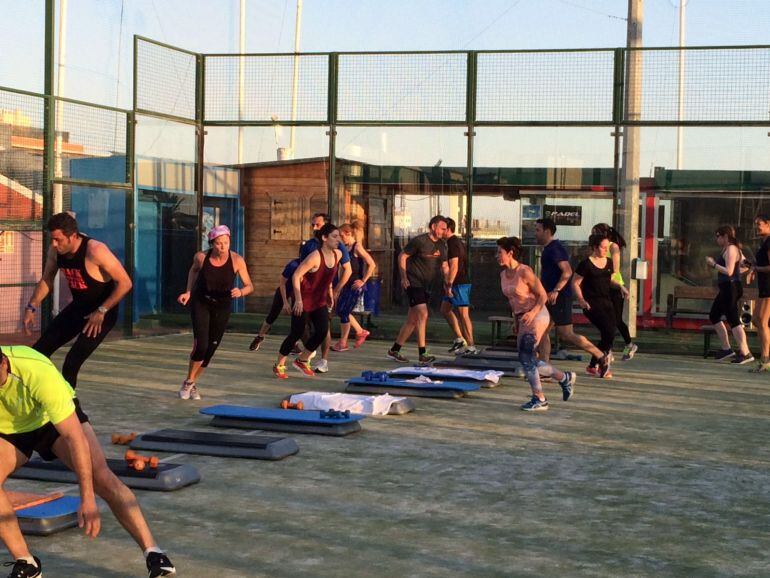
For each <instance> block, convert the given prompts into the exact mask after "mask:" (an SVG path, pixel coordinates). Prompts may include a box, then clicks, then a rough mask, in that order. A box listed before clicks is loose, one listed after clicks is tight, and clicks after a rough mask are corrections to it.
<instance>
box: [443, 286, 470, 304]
mask: <svg viewBox="0 0 770 578" xmlns="http://www.w3.org/2000/svg"><path fill="white" fill-rule="evenodd" d="M441 300H442V301H446V302H448V303H451V304H452V307H470V306H471V284H470V283H468V284H463V285H454V286H453V287H452V297H447V296H446V295H444V297H442V298H441Z"/></svg>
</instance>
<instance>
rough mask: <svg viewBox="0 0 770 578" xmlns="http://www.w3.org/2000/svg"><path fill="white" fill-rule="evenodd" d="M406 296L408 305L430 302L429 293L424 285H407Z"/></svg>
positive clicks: (413, 305)
mask: <svg viewBox="0 0 770 578" xmlns="http://www.w3.org/2000/svg"><path fill="white" fill-rule="evenodd" d="M406 296H407V298H408V299H409V307H415V306H417V305H425V304H427V303H430V293H428V292H427V291H426V290H425V287H412V286H409V287H407V288H406Z"/></svg>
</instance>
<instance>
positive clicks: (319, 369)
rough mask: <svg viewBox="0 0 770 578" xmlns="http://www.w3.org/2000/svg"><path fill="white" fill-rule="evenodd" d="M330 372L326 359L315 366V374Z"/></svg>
mask: <svg viewBox="0 0 770 578" xmlns="http://www.w3.org/2000/svg"><path fill="white" fill-rule="evenodd" d="M328 371H329V362H328V361H326V360H325V359H322V360H321V361H319V362H318V363H316V364H315V372H316V373H327V372H328Z"/></svg>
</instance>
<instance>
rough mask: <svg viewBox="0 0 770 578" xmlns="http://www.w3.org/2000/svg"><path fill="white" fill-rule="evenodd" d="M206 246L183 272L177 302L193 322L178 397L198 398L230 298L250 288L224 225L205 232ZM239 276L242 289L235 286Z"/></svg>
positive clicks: (245, 292) (227, 315)
mask: <svg viewBox="0 0 770 578" xmlns="http://www.w3.org/2000/svg"><path fill="white" fill-rule="evenodd" d="M209 245H210V246H211V249H209V250H208V251H207V252H206V253H204V252H203V251H200V252H198V253H196V254H195V257H194V258H193V264H192V267H190V272H189V274H188V275H187V291H185V292H184V293H182V294H181V295H180V296H179V298H178V299H177V301H179V303H181V304H182V305H187V303H188V302H189V303H190V314H191V317H192V324H193V350H192V352H191V353H190V365H189V368H188V370H187V379H185V380H184V381H183V382H182V387H181V388H179V397H180V398H181V399H196V400H197V399H200V398H201V397H200V393H199V392H198V387H197V385H196V383H195V382H196V380H197V379H198V378H199V377H200V376H201V375H203V371H204V370H205V368H206V367H208V365H209V363H210V362H211V358H212V357H213V356H214V352H215V351H216V350H217V347H219V343H220V342H221V341H222V336H223V335H224V333H225V328H226V327H227V322H228V321H229V319H230V311H231V309H232V300H233V299H237V298H239V297H245V296H246V295H248V294H249V293H251V292H252V291H253V290H254V287H253V286H252V284H251V278H250V277H249V272H248V270H247V269H246V262H245V261H244V260H243V257H241V256H240V255H238V253H234V252H232V251H230V229H228V228H227V227H226V226H225V225H220V226H218V227H214V228H213V229H212V230H211V232H210V233H209ZM236 277H240V278H241V283H242V284H243V287H242V288H238V287H236V286H235V278H236Z"/></svg>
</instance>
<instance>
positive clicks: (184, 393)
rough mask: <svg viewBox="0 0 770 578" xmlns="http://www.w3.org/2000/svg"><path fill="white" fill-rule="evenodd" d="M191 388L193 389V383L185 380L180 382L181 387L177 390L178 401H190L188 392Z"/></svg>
mask: <svg viewBox="0 0 770 578" xmlns="http://www.w3.org/2000/svg"><path fill="white" fill-rule="evenodd" d="M193 387H195V382H194V381H188V380H186V379H185V380H184V381H183V382H182V387H180V388H179V399H190V392H191V391H192V388H193Z"/></svg>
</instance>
